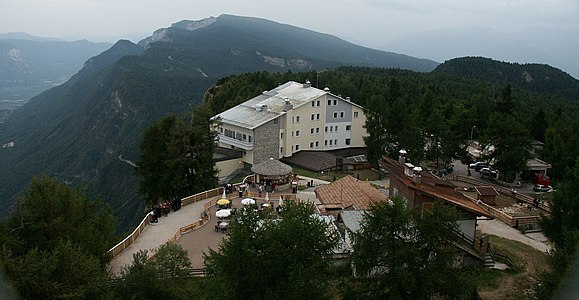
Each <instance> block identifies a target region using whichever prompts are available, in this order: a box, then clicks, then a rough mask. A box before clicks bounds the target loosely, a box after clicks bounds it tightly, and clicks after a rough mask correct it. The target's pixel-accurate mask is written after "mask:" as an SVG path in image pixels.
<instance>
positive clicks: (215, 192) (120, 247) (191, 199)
mask: <svg viewBox="0 0 579 300" xmlns="http://www.w3.org/2000/svg"><path fill="white" fill-rule="evenodd" d="M236 185H237V184H236ZM222 193H223V188H222V187H219V188H215V189H212V190H207V191H204V192H201V193H197V194H195V195H191V196H188V197H185V198H183V199H181V201H182V205H183V206H185V205H189V204H191V203H195V202H198V201H202V200H206V199H208V198H212V197H217V196H219V195H221V194H222ZM215 202H216V200H212V201H210V202H208V203H205V205H204V210H205V211H208V209H209V208H210V207H211V206H213V205H215ZM210 203H211V204H210ZM205 215H206V216H205V217H204V216H201V218H200V219H199V220H198V221H196V222H194V223H192V224H189V225H187V226H184V227H181V228H180V229H179V231H178V232H177V233H175V235H173V237H172V238H171V239H169V241H170V242H175V241H176V240H177V239H178V238H179V237H180V236H181V234H183V233H185V232H188V231H191V230H194V229H197V228H199V227H201V226H203V224H205V223H206V222H207V221H208V218H209V214H205ZM150 222H151V214H150V213H148V214H147V215H146V216H145V217H144V218H143V220H142V221H141V223H139V226H137V228H135V230H133V232H131V234H129V235H128V236H127V237H126V238H124V239H123V240H122V241H120V242H119V243H118V244H116V245H115V246H114V247H112V248H111V249H110V250H109V251H108V253H109V254H110V255H111V256H112V257H115V256H117V255H119V253H121V252H123V251H124V250H125V249H127V248H128V247H129V246H130V245H131V244H133V243H134V242H135V241H136V240H137V239H138V238H139V236H140V235H141V233H142V232H143V231H144V230H145V228H146V227H147V225H149V223H150Z"/></svg>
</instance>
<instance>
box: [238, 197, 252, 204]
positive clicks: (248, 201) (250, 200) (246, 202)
mask: <svg viewBox="0 0 579 300" xmlns="http://www.w3.org/2000/svg"><path fill="white" fill-rule="evenodd" d="M241 204H243V205H253V204H255V200H253V199H251V198H245V199H243V200H241Z"/></svg>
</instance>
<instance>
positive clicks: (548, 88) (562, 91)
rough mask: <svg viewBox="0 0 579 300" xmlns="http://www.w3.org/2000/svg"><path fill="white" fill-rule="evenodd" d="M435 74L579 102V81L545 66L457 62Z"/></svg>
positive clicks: (465, 59)
mask: <svg viewBox="0 0 579 300" xmlns="http://www.w3.org/2000/svg"><path fill="white" fill-rule="evenodd" d="M434 72H435V73H446V74H450V75H456V76H462V77H467V78H472V79H480V80H484V81H488V82H492V83H494V84H506V83H509V84H511V85H512V86H513V87H518V88H521V89H525V90H529V91H534V92H537V93H541V94H544V95H549V96H561V97H565V98H567V99H569V100H572V101H579V80H577V79H575V78H573V77H572V76H570V75H569V74H567V73H565V72H563V71H561V70H559V69H557V68H553V67H551V66H549V65H543V64H532V63H529V64H517V63H507V62H501V61H496V60H492V59H489V58H484V57H462V58H455V59H451V60H448V61H445V62H444V63H442V64H440V65H439V66H438V67H436V69H435V70H434Z"/></svg>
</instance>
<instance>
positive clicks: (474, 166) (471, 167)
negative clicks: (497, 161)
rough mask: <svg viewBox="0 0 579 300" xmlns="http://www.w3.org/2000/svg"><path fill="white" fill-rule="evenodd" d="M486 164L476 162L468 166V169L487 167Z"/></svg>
mask: <svg viewBox="0 0 579 300" xmlns="http://www.w3.org/2000/svg"><path fill="white" fill-rule="evenodd" d="M486 164H487V163H485V162H482V161H477V162H474V163H472V164H470V165H468V168H469V169H474V168H476V167H477V166H480V165H485V166H486Z"/></svg>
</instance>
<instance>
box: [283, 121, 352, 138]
mask: <svg viewBox="0 0 579 300" xmlns="http://www.w3.org/2000/svg"><path fill="white" fill-rule="evenodd" d="M351 129H352V125H346V131H350V130H351ZM324 131H325V132H336V133H337V132H338V125H334V126H326V127H325V128H324ZM319 133H320V127H312V128H310V134H319ZM299 136H300V131H299V130H295V131H292V137H299ZM279 138H280V139H282V140H283V132H281V133H280V136H279Z"/></svg>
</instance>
